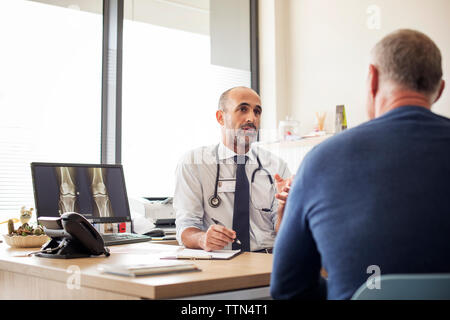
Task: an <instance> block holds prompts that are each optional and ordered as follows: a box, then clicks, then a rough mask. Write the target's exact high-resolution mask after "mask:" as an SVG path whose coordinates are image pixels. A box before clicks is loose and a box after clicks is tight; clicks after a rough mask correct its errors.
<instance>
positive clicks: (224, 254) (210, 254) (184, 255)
mask: <svg viewBox="0 0 450 320" xmlns="http://www.w3.org/2000/svg"><path fill="white" fill-rule="evenodd" d="M239 253H241V250H240V249H239V250H214V251H205V250H201V249H186V248H182V249H180V250H178V251H177V252H176V253H175V254H172V255H169V256H165V257H161V259H169V260H171V259H189V260H230V259H231V258H233V257H235V256H237V255H238V254H239Z"/></svg>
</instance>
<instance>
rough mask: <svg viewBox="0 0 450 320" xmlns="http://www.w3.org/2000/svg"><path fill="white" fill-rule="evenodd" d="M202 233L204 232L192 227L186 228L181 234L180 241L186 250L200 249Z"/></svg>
mask: <svg viewBox="0 0 450 320" xmlns="http://www.w3.org/2000/svg"><path fill="white" fill-rule="evenodd" d="M204 233H205V232H204V231H202V230H200V229H197V228H194V227H191V228H186V229H185V230H184V231H183V233H182V234H181V241H183V244H184V245H185V246H186V247H187V248H191V249H200V248H201V246H200V242H201V237H202V236H203V234H204Z"/></svg>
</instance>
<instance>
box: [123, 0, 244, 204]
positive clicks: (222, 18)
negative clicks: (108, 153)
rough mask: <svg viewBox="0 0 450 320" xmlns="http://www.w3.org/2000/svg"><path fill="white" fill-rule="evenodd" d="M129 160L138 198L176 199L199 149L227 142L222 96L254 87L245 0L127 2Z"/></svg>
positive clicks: (125, 60)
mask: <svg viewBox="0 0 450 320" xmlns="http://www.w3.org/2000/svg"><path fill="white" fill-rule="evenodd" d="M124 15H125V20H124V25H123V71H122V72H123V96H122V160H123V165H124V171H125V175H126V179H127V190H128V194H129V195H130V196H153V197H156V196H172V195H173V191H174V185H175V168H176V165H177V162H178V161H179V159H180V157H181V156H182V155H183V154H184V153H186V152H187V151H189V150H190V149H192V148H195V147H199V146H202V145H209V144H216V143H218V142H219V140H220V130H219V125H218V124H217V122H216V118H215V112H216V110H217V104H218V99H219V96H220V94H221V93H222V92H223V91H225V90H226V89H229V88H231V87H234V86H239V85H244V86H248V87H250V81H251V79H250V22H249V19H250V4H249V1H245V0H233V1H232V0H227V1H221V0H211V1H208V0H145V1H138V0H128V1H127V0H126V1H125V7H124Z"/></svg>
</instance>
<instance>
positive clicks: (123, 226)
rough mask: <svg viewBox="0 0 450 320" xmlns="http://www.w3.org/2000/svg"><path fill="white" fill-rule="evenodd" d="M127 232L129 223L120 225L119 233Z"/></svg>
mask: <svg viewBox="0 0 450 320" xmlns="http://www.w3.org/2000/svg"><path fill="white" fill-rule="evenodd" d="M123 232H127V223H126V222H121V223H119V233H123Z"/></svg>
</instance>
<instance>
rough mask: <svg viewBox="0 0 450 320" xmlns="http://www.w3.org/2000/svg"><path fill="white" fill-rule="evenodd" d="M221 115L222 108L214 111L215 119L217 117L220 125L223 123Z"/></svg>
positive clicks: (222, 113)
mask: <svg viewBox="0 0 450 320" xmlns="http://www.w3.org/2000/svg"><path fill="white" fill-rule="evenodd" d="M223 115H224V112H223V110H217V111H216V119H217V122H218V123H219V124H220V125H221V126H223V125H224V122H223Z"/></svg>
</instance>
